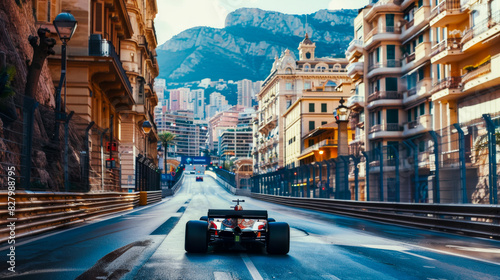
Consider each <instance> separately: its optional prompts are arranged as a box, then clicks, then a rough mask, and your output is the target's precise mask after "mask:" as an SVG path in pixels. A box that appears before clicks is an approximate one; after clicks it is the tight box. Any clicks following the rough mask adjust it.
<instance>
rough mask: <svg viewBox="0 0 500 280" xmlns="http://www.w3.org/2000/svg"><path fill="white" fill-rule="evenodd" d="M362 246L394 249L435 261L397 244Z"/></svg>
mask: <svg viewBox="0 0 500 280" xmlns="http://www.w3.org/2000/svg"><path fill="white" fill-rule="evenodd" d="M362 246H363V247H367V248H374V249H380V250H389V251H396V252H400V253H403V254H408V255H411V256H414V257H418V258H422V259H425V260H428V261H435V259H431V258H428V257H425V256H422V255H419V254H415V253H411V252H408V250H410V249H408V248H405V247H403V246H398V245H362Z"/></svg>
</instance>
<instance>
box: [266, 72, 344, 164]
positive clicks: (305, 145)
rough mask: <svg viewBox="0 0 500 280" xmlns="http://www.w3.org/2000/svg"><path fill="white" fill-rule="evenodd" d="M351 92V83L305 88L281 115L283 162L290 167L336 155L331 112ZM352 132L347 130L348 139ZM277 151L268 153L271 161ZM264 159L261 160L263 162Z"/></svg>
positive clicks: (336, 144)
mask: <svg viewBox="0 0 500 280" xmlns="http://www.w3.org/2000/svg"><path fill="white" fill-rule="evenodd" d="M351 95H352V93H351V84H350V83H343V84H341V85H338V86H333V83H332V82H330V81H327V82H326V83H325V84H324V85H322V86H319V87H315V88H313V89H308V90H305V91H304V92H303V93H302V96H301V97H300V98H298V99H297V100H296V101H295V102H294V103H293V104H292V105H291V106H290V108H288V110H286V112H285V113H284V114H283V117H284V119H285V135H284V138H285V145H284V146H285V155H284V158H285V165H286V167H287V168H293V167H297V166H300V165H304V164H310V163H313V162H320V161H323V160H326V159H330V158H336V157H337V149H338V142H337V141H338V139H337V137H338V125H337V123H336V122H335V118H334V116H333V111H334V110H335V108H337V107H338V106H339V105H340V103H339V101H340V100H341V98H342V99H343V100H344V101H345V100H347V98H349V97H350V96H351ZM353 136H354V132H353V130H352V129H348V139H349V140H353ZM275 156H277V155H276V154H268V157H269V161H272V159H273V157H275ZM266 163H267V161H266V160H264V162H263V164H266Z"/></svg>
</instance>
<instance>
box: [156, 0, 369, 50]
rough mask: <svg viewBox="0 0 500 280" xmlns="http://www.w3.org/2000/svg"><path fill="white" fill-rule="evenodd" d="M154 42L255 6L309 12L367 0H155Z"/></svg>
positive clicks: (219, 21) (358, 5)
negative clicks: (240, 9)
mask: <svg viewBox="0 0 500 280" xmlns="http://www.w3.org/2000/svg"><path fill="white" fill-rule="evenodd" d="M156 2H157V3H158V14H157V15H156V19H155V28H156V34H157V36H158V45H161V44H163V43H164V42H165V41H167V40H169V39H170V38H172V37H173V36H175V35H177V34H179V33H180V32H182V31H184V30H186V29H189V28H191V27H195V26H209V27H215V28H223V27H224V21H225V19H226V16H227V14H229V13H230V12H232V11H234V10H236V9H239V8H243V7H245V8H259V9H263V10H268V11H277V12H282V13H286V14H311V13H314V12H316V11H318V10H321V9H330V10H339V9H358V8H361V7H362V6H364V5H366V4H368V0H156Z"/></svg>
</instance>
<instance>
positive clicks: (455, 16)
mask: <svg viewBox="0 0 500 280" xmlns="http://www.w3.org/2000/svg"><path fill="white" fill-rule="evenodd" d="M468 17H469V14H468V13H467V12H465V11H462V8H461V4H460V0H444V1H441V2H440V3H439V4H438V5H437V6H436V7H434V8H433V9H432V10H431V14H430V19H431V23H430V24H431V27H446V26H447V25H449V24H453V23H460V22H462V21H464V20H466V19H468Z"/></svg>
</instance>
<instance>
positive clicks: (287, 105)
mask: <svg viewBox="0 0 500 280" xmlns="http://www.w3.org/2000/svg"><path fill="white" fill-rule="evenodd" d="M290 106H292V100H290V99H287V100H286V108H287V109H288V108H290Z"/></svg>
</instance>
